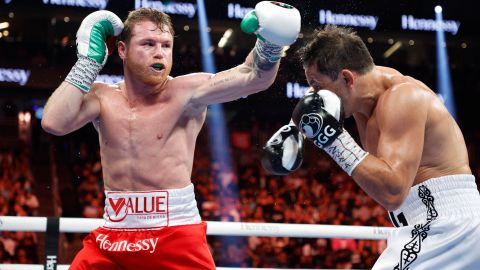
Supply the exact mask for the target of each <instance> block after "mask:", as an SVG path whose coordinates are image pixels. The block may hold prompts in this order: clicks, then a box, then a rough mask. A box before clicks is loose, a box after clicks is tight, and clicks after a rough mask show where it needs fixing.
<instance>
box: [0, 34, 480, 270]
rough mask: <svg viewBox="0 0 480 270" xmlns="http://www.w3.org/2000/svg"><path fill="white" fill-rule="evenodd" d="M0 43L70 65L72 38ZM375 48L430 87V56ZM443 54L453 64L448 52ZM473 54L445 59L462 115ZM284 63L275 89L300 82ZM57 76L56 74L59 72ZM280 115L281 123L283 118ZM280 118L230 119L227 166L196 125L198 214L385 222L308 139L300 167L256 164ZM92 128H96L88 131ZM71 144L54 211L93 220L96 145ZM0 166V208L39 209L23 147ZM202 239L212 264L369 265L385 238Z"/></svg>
mask: <svg viewBox="0 0 480 270" xmlns="http://www.w3.org/2000/svg"><path fill="white" fill-rule="evenodd" d="M38 45H40V46H38ZM369 46H370V45H369ZM0 51H2V52H5V53H4V55H3V56H2V57H0V65H2V66H11V67H21V66H31V67H33V68H59V67H60V68H64V67H70V66H71V65H72V64H73V63H74V62H75V60H76V55H75V53H74V47H73V46H72V45H71V42H68V41H63V40H54V41H52V44H30V46H24V47H18V46H16V44H13V43H12V44H7V43H0ZM174 52H175V55H174V66H173V70H172V75H174V76H176V75H180V74H185V73H188V72H192V71H201V59H200V55H201V53H200V51H199V47H198V44H186V43H178V44H176V45H175V51H174ZM382 52H383V49H382V50H381V51H379V52H375V48H372V54H373V55H374V58H375V60H376V62H377V64H387V65H393V67H396V68H398V69H399V70H400V71H402V72H404V73H405V74H408V75H412V76H414V77H418V78H420V79H421V80H423V81H424V82H425V83H426V84H427V85H429V86H434V85H435V78H436V70H435V67H434V66H435V63H429V62H428V61H427V60H426V59H428V58H427V57H422V56H421V55H410V53H409V52H408V51H399V52H398V54H397V55H394V56H393V57H391V58H390V59H382V58H381V57H375V55H377V56H378V55H381V53H382ZM247 53H248V50H245V49H240V48H236V47H235V46H230V47H226V48H224V49H219V48H216V49H215V50H214V55H215V56H216V57H215V63H216V66H217V69H218V70H223V69H225V68H230V67H232V66H233V64H232V63H235V64H239V63H241V61H242V60H243V59H244V57H245V55H246V54H247ZM287 53H289V52H288V51H287ZM428 53H434V52H428ZM457 53H458V52H457ZM451 59H452V61H457V62H458V60H457V58H456V57H455V54H452V57H451ZM475 59H476V58H475V57H472V58H471V59H470V60H468V59H467V60H468V61H466V62H464V65H458V64H452V65H451V69H452V78H453V81H454V86H455V90H456V91H457V93H458V96H459V99H458V100H457V102H459V103H460V104H463V105H465V106H458V107H459V108H458V109H459V111H460V114H462V113H463V114H465V112H467V111H466V110H467V108H470V107H469V106H467V105H469V104H470V103H469V102H476V101H475V99H471V98H470V99H469V98H468V97H469V95H463V94H464V93H465V91H470V90H472V89H473V90H472V91H477V92H478V89H480V81H478V80H477V79H476V75H475V73H474V70H475V69H473V68H472V64H476V62H475ZM463 60H465V59H463V58H462V61H463ZM477 60H478V59H477ZM282 61H283V62H282V65H281V69H280V73H279V75H278V78H277V80H276V84H275V85H274V87H279V88H283V87H284V86H285V82H287V81H302V79H299V75H298V74H301V67H300V66H299V64H298V61H297V60H296V59H295V58H286V59H284V60H282ZM12 63H13V64H12ZM119 66H121V62H120V61H119V59H118V57H113V58H111V60H109V62H108V63H107V66H106V67H105V69H104V70H103V71H102V73H111V74H119V73H120V72H121V69H120V68H119ZM299 70H300V71H299ZM299 72H300V73H299ZM66 73H67V72H65V75H66ZM460 78H461V79H460ZM47 79H50V78H47ZM58 80H59V82H60V81H61V78H58ZM52 90H53V89H52ZM270 93H274V92H270ZM281 94H283V93H281ZM477 95H478V94H477ZM462 98H463V99H462ZM245 102H248V101H245ZM252 107H253V106H252ZM264 109H265V108H264ZM252 110H253V109H252ZM256 110H260V108H257V109H256ZM462 110H463V111H462ZM263 112H265V111H262V113H258V116H260V115H263ZM250 113H252V112H251V111H250ZM252 114H253V113H252ZM272 114H275V112H272ZM284 120H285V122H288V118H285V119H284ZM279 121H281V119H274V121H272V122H271V123H270V122H268V123H267V122H264V121H263V120H258V119H250V120H248V121H247V122H246V123H245V122H242V123H243V125H242V124H238V122H236V123H233V124H232V123H230V124H229V127H230V134H229V136H230V142H231V148H230V152H229V155H230V156H231V157H232V161H233V164H223V163H219V162H216V161H214V160H212V159H210V155H209V151H210V149H208V145H209V142H208V136H207V135H206V133H207V132H206V131H205V129H204V130H203V131H202V133H201V135H200V137H199V139H198V143H197V148H196V152H195V159H194V165H193V172H192V182H193V183H194V185H195V193H196V200H197V203H198V208H199V210H200V215H201V216H202V219H204V220H208V221H240V222H272V223H295V224H333V225H365V226H391V224H390V221H389V220H388V217H387V213H386V211H385V210H384V209H383V208H382V207H381V206H379V205H378V204H377V203H376V202H374V201H373V200H372V199H371V198H370V197H368V196H367V195H366V194H365V193H364V192H363V191H362V190H361V189H360V188H359V187H358V186H357V185H356V184H355V182H354V181H353V179H351V178H350V177H349V176H348V175H346V174H345V173H344V172H342V171H341V170H340V169H339V168H338V167H337V165H336V164H335V163H334V162H332V161H331V159H330V158H328V157H327V156H325V155H323V154H322V153H321V151H319V150H317V149H316V148H315V147H314V146H313V145H312V144H311V143H309V142H307V145H306V153H305V160H304V163H303V165H302V167H301V169H299V170H298V171H296V172H295V173H292V174H290V175H288V176H272V175H268V174H267V173H266V172H265V170H264V169H263V168H262V167H261V165H260V164H261V163H260V158H261V153H262V146H263V144H264V143H265V142H266V141H267V139H268V138H269V137H270V136H271V135H272V134H273V133H274V132H275V130H276V129H277V128H279V127H280V126H281V125H282V123H280V122H279ZM233 122H235V121H233ZM283 124H284V123H283ZM473 126H475V124H474V123H468V122H463V123H461V127H462V128H465V129H464V133H465V137H466V141H467V147H468V150H469V154H470V160H471V164H472V170H473V173H474V175H475V176H476V178H477V181H478V179H479V177H480V160H479V157H478V154H477V153H479V151H478V150H479V149H478V143H475V142H477V141H480V133H479V132H478V131H476V130H475V129H472V127H473ZM350 128H351V127H350ZM351 131H352V132H353V133H354V131H353V130H351ZM354 135H355V134H354ZM90 136H92V137H95V136H96V135H95V134H94V133H91V134H90ZM73 145H74V146H73V148H74V151H73V153H74V154H73V155H72V156H71V157H70V161H71V162H70V163H68V164H67V166H68V167H69V168H71V169H72V173H71V175H73V179H71V178H70V176H64V175H61V174H60V175H59V177H60V179H61V181H62V182H67V183H71V184H70V185H65V187H62V189H61V190H60V194H59V197H60V198H61V200H60V202H61V208H62V216H66V217H86V218H100V217H102V216H103V211H104V209H103V207H104V199H105V196H104V190H103V177H102V166H101V163H100V154H99V149H98V144H97V145H92V144H90V143H87V142H84V141H76V142H74V143H73ZM0 166H1V167H0V212H1V213H0V216H7V215H8V216H35V215H37V213H38V209H39V200H38V198H37V197H36V195H35V194H34V193H33V192H32V190H33V189H32V187H33V186H34V185H35V177H34V175H33V174H32V170H31V168H30V167H31V166H32V164H31V159H30V152H29V149H28V148H23V147H20V148H5V149H2V150H1V151H0ZM72 194H74V195H72ZM37 238H38V235H37V234H35V233H30V232H0V263H22V264H23V263H41V262H42V261H41V260H39V254H38V253H39V252H38V246H37V243H38V240H37ZM208 242H209V245H210V248H211V251H212V253H213V255H214V259H215V262H216V263H217V265H218V266H238V267H275V268H278V267H288V268H337V269H348V268H370V267H371V266H372V265H373V263H374V262H375V260H376V258H377V257H378V256H379V254H380V253H381V252H382V251H383V249H384V248H385V245H386V243H385V241H373V240H358V239H315V238H308V239H307V238H288V237H255V236H251V237H217V236H215V237H214V236H209V237H208ZM39 245H43V243H40V244H39ZM40 256H42V254H40Z"/></svg>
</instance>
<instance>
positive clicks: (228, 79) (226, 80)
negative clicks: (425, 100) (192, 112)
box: [190, 50, 279, 105]
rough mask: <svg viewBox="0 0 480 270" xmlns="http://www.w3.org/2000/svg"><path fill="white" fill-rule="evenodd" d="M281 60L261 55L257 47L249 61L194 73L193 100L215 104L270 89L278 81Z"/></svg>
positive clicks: (248, 57) (194, 101)
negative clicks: (274, 61)
mask: <svg viewBox="0 0 480 270" xmlns="http://www.w3.org/2000/svg"><path fill="white" fill-rule="evenodd" d="M278 67H279V62H276V63H271V62H269V61H268V60H265V59H263V58H261V57H259V56H258V55H257V53H256V52H255V50H253V51H252V52H250V54H249V55H248V56H247V58H246V59H245V62H244V63H243V64H241V65H239V66H236V67H234V68H232V69H229V70H226V71H221V72H219V73H216V74H213V75H211V74H193V75H190V76H191V77H192V78H191V79H190V81H192V82H193V83H196V84H197V85H196V87H195V88H194V91H193V93H192V97H191V102H192V103H196V104H205V105H208V104H213V103H222V102H227V101H232V100H236V99H238V98H241V97H244V96H248V95H250V94H254V93H257V92H259V91H262V90H265V89H267V88H268V87H269V86H270V85H271V84H272V83H273V81H274V80H275V76H276V74H277V71H278Z"/></svg>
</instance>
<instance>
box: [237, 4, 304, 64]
mask: <svg viewBox="0 0 480 270" xmlns="http://www.w3.org/2000/svg"><path fill="white" fill-rule="evenodd" d="M240 27H241V28H242V30H243V31H244V32H246V33H255V34H256V35H257V37H258V41H257V44H256V49H257V53H258V54H259V56H261V57H263V58H266V59H268V60H269V61H270V62H276V61H278V60H279V59H280V57H281V55H282V51H283V46H288V45H290V44H292V43H293V42H295V40H296V39H297V37H298V34H299V33H300V28H301V16H300V12H299V11H298V9H296V8H295V7H293V6H291V5H288V4H285V3H280V2H276V1H262V2H259V3H258V4H257V5H256V6H255V9H254V10H252V11H250V12H249V13H247V14H246V15H245V17H244V18H243V20H242V23H241V24H240Z"/></svg>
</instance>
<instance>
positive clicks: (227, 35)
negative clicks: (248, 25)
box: [218, 28, 233, 48]
mask: <svg viewBox="0 0 480 270" xmlns="http://www.w3.org/2000/svg"><path fill="white" fill-rule="evenodd" d="M232 33H233V30H232V28H228V29H227V30H226V31H225V33H223V37H222V38H221V39H220V41H219V42H218V47H220V48H223V47H225V45H226V44H227V42H228V39H229V38H230V36H232Z"/></svg>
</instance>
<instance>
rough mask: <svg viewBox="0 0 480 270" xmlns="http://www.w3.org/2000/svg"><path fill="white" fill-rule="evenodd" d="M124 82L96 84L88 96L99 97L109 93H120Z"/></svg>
mask: <svg viewBox="0 0 480 270" xmlns="http://www.w3.org/2000/svg"><path fill="white" fill-rule="evenodd" d="M123 84H124V82H123V81H120V82H118V83H115V84H113V83H104V82H94V83H93V84H92V87H91V88H90V91H89V92H88V94H91V95H95V96H97V97H101V96H104V95H106V94H108V93H114V92H115V91H120V87H121V85H123Z"/></svg>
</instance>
